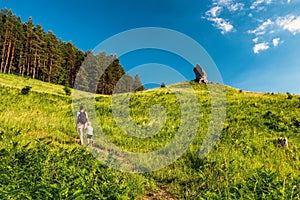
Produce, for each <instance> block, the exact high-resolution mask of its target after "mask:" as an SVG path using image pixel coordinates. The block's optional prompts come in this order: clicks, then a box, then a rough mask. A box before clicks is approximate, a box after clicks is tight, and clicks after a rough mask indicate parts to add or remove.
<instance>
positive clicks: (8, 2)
mask: <svg viewBox="0 0 300 200" xmlns="http://www.w3.org/2000/svg"><path fill="white" fill-rule="evenodd" d="M0 5H1V7H2V8H8V9H12V10H13V12H14V13H15V14H16V15H18V16H20V17H21V18H22V20H23V21H26V20H27V19H28V18H29V16H32V17H33V21H34V23H35V24H41V25H42V26H43V28H44V29H45V30H46V31H47V30H52V31H53V32H54V33H55V34H56V35H57V36H58V38H60V39H62V40H64V41H72V42H73V43H74V44H75V45H76V46H77V47H78V48H80V49H82V50H84V51H86V50H89V49H94V48H95V47H96V46H97V45H98V44H99V43H100V42H102V41H103V40H105V39H107V38H109V37H111V36H113V35H115V34H118V33H120V32H122V31H126V30H129V29H133V28H140V27H162V28H168V29H172V30H175V31H178V32H181V33H183V34H186V35H188V36H189V37H191V38H193V39H194V40H196V41H197V42H198V43H199V44H201V45H202V46H203V48H204V49H205V50H206V51H207V52H208V54H209V55H210V56H211V58H212V59H213V60H214V62H215V63H216V65H217V67H218V69H219V71H220V73H221V75H222V78H223V82H224V84H226V85H230V86H232V87H236V88H240V89H243V90H248V91H258V92H283V93H285V92H291V93H299V94H300V87H299V86H300V56H299V52H300V0H276V1H275V0H249V1H242V0H219V1H217V0H210V1H208V0H197V1H196V0H189V1H185V0H143V1H141V0H109V1H108V0H107V1H104V0H98V1H96V0H95V1H92V0H85V1H79V0H75V1H63V0H60V1H58V0H52V1H49V0H46V1H34V0H26V1H21V0H0ZM120 59H121V64H122V65H123V66H124V68H125V69H126V70H130V69H131V68H133V67H136V66H138V65H143V64H147V63H161V64H163V65H168V66H170V67H173V68H174V69H176V70H178V71H180V73H182V74H183V75H184V76H185V77H186V78H187V79H194V74H193V72H192V67H193V66H191V65H190V63H188V62H186V61H185V60H184V59H182V58H178V57H177V56H176V55H173V54H170V53H167V52H162V51H155V50H151V49H150V50H145V51H143V52H141V51H137V52H132V53H129V54H128V55H125V56H122V57H121V58H120ZM208 76H209V74H208ZM208 78H209V77H208ZM162 81H164V80H162ZM166 83H167V84H168V81H166Z"/></svg>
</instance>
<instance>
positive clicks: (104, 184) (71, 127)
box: [0, 74, 300, 199]
mask: <svg viewBox="0 0 300 200" xmlns="http://www.w3.org/2000/svg"><path fill="white" fill-rule="evenodd" d="M0 84H1V85H0V95H1V104H0V122H1V123H0V158H1V162H0V186H1V187H0V199H300V196H299V194H300V188H299V185H300V178H299V174H300V154H299V148H300V137H299V134H300V97H299V96H296V95H294V96H291V95H286V94H258V93H249V92H243V91H239V90H236V89H233V88H229V87H226V95H227V115H226V120H225V124H224V129H223V131H222V133H221V135H220V139H219V140H218V142H217V144H216V146H215V147H214V148H213V149H212V150H211V151H210V153H209V154H208V155H207V156H206V157H205V158H203V159H200V158H199V157H198V152H199V150H200V149H201V144H202V141H203V138H204V136H205V134H206V132H207V130H208V126H209V122H210V120H211V99H210V95H209V94H210V93H209V91H208V90H207V87H206V86H203V85H197V84H194V83H191V84H192V85H193V88H194V90H195V94H196V96H197V98H198V101H199V106H200V112H199V117H200V124H199V129H198V132H197V135H196V136H195V138H194V140H193V142H192V145H190V147H189V149H188V150H187V151H186V152H185V153H184V154H183V155H182V156H181V157H180V158H179V159H177V160H176V161H175V162H174V163H172V164H171V165H169V166H167V167H165V168H163V169H160V170H158V171H155V172H149V173H140V174H136V173H126V172H120V171H117V170H114V169H111V168H109V167H107V166H106V165H105V163H104V162H100V161H98V160H96V159H95V158H94V157H93V156H92V155H91V153H90V152H89V151H88V150H87V149H86V148H84V147H82V146H80V145H78V144H77V143H76V141H75V139H74V138H76V137H77V133H76V130H75V124H74V117H73V111H72V97H71V96H67V95H65V92H64V90H63V86H59V85H51V84H47V83H44V82H40V81H35V80H31V79H26V78H22V77H17V76H13V75H4V74H0ZM25 86H31V87H32V90H31V91H30V92H29V94H28V95H23V94H21V89H22V88H23V87H25ZM179 87H180V85H179ZM123 97H124V94H122V95H119V96H117V97H116V98H119V99H122V98H123ZM111 100H112V99H111V97H110V96H96V98H95V105H96V112H97V114H98V120H99V122H100V124H101V127H102V129H103V131H104V132H105V134H106V135H107V137H108V138H109V139H110V141H112V142H113V143H114V144H116V145H117V146H119V147H120V148H122V149H124V150H126V151H132V152H151V151H154V150H157V149H160V148H162V147H163V146H165V145H167V144H168V143H169V142H170V141H171V140H172V138H174V136H175V135H176V133H177V130H178V128H179V127H180V120H179V119H180V114H181V112H180V109H179V102H178V100H177V99H176V96H175V95H174V94H172V91H170V90H169V89H168V87H167V88H163V89H155V90H149V91H144V92H139V93H135V94H133V95H132V96H131V98H130V114H131V117H132V120H133V121H134V122H135V123H137V124H139V125H141V126H147V125H148V126H151V127H156V126H157V127H160V126H162V128H161V129H160V131H159V132H158V133H157V134H156V135H154V136H152V137H151V138H147V139H142V138H137V137H133V136H129V135H127V134H126V132H124V130H122V129H121V128H120V127H119V126H118V125H117V124H116V122H115V119H114V117H113V115H112V105H111V102H112V101H111ZM155 104H161V105H162V106H164V108H165V110H166V115H167V118H166V122H165V123H164V124H160V123H161V122H160V121H159V120H158V121H155V122H152V121H151V120H150V117H149V116H150V113H149V108H150V107H151V106H153V105H155ZM120 106H121V107H122V105H120ZM193 106H194V105H190V107H188V108H189V109H191V110H193ZM87 111H88V112H89V110H87ZM95 129H97V127H95ZM95 134H97V133H95ZM281 136H285V137H287V138H288V140H289V147H288V148H283V147H281V146H279V145H277V143H276V141H277V139H278V137H281ZM95 140H96V142H99V143H100V141H97V137H96V135H95ZM105 156H107V161H108V160H109V154H108V155H105ZM145 167H147V163H145Z"/></svg>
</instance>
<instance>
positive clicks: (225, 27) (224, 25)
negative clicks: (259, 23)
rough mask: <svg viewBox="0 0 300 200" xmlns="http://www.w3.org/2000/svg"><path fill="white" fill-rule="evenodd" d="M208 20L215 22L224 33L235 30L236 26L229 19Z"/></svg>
mask: <svg viewBox="0 0 300 200" xmlns="http://www.w3.org/2000/svg"><path fill="white" fill-rule="evenodd" d="M208 20H210V21H212V22H214V25H215V26H216V27H217V28H218V29H220V30H221V33H222V34H225V33H228V32H232V31H234V30H235V29H234V27H233V25H232V24H231V23H230V22H229V21H226V20H225V19H223V18H219V17H217V18H208Z"/></svg>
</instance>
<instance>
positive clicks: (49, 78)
mask: <svg viewBox="0 0 300 200" xmlns="http://www.w3.org/2000/svg"><path fill="white" fill-rule="evenodd" d="M52 65H53V63H52V58H50V68H49V74H48V82H49V83H50V81H51V73H52V67H53V66H52Z"/></svg>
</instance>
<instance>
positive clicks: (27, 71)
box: [26, 41, 32, 76]
mask: <svg viewBox="0 0 300 200" xmlns="http://www.w3.org/2000/svg"><path fill="white" fill-rule="evenodd" d="M31 44H32V42H31V41H30V45H29V49H28V55H27V70H26V75H27V76H29V75H30V64H31V53H32V51H31V50H30V48H31Z"/></svg>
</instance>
